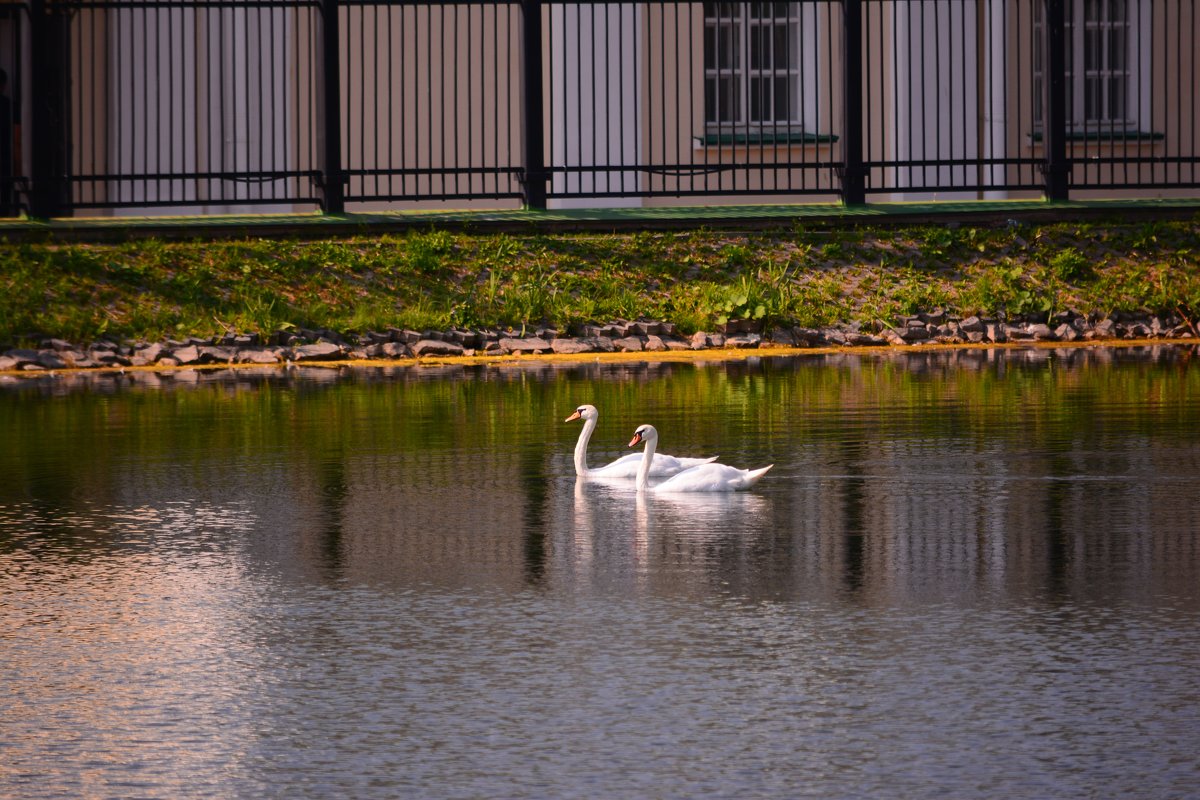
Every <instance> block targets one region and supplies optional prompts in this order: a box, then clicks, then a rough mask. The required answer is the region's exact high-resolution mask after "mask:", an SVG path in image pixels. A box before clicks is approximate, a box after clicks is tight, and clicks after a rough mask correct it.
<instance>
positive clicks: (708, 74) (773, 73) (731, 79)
mask: <svg viewBox="0 0 1200 800" xmlns="http://www.w3.org/2000/svg"><path fill="white" fill-rule="evenodd" d="M809 5H810V6H811V5H812V4H809ZM800 6H801V3H705V4H704V114H705V123H706V126H707V129H708V132H709V133H710V134H728V135H738V134H741V135H745V134H760V135H762V134H768V133H769V134H786V133H790V132H797V133H798V132H799V131H800V130H801V128H802V127H803V122H804V106H805V105H806V102H807V101H806V98H805V97H804V96H803V95H804V86H803V81H802V78H803V75H804V72H805V70H804V65H805V64H806V62H811V61H812V58H813V57H814V55H815V54H813V53H811V52H809V51H808V50H806V48H805V47H804V42H803V39H802V36H801V10H800ZM808 27H809V28H810V30H815V27H816V26H815V25H810V26H808ZM810 74H813V73H810ZM813 94H814V95H815V92H813ZM814 100H815V97H814Z"/></svg>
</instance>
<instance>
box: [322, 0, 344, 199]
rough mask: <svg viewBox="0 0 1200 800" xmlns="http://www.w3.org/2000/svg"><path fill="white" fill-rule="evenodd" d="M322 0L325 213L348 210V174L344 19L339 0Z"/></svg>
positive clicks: (323, 191) (323, 185) (323, 186)
mask: <svg viewBox="0 0 1200 800" xmlns="http://www.w3.org/2000/svg"><path fill="white" fill-rule="evenodd" d="M320 2H321V79H320V87H321V96H320V107H319V108H320V117H321V126H322V134H323V138H324V143H323V146H322V148H321V190H322V197H323V203H322V205H323V207H324V208H323V210H324V212H325V213H326V214H341V213H342V212H343V211H345V210H346V194H345V176H344V175H343V174H342V72H341V35H342V34H341V22H340V20H339V19H338V0H320Z"/></svg>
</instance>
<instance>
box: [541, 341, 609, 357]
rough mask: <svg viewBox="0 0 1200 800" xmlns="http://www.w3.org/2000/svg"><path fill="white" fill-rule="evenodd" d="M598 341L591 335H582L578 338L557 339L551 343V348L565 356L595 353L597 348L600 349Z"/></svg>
mask: <svg viewBox="0 0 1200 800" xmlns="http://www.w3.org/2000/svg"><path fill="white" fill-rule="evenodd" d="M596 342H597V340H596V339H593V338H590V337H581V338H578V339H555V340H554V341H553V342H551V343H550V349H551V350H553V351H554V352H555V353H560V354H562V355H565V356H573V355H578V354H579V353H595V352H596V351H597V350H599V347H597V345H596Z"/></svg>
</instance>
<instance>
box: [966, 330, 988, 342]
mask: <svg viewBox="0 0 1200 800" xmlns="http://www.w3.org/2000/svg"><path fill="white" fill-rule="evenodd" d="M985 336H986V334H984V332H983V331H967V341H968V342H970V343H971V344H980V343H982V342H983V340H984V337H985Z"/></svg>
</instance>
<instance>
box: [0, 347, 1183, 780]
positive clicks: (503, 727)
mask: <svg viewBox="0 0 1200 800" xmlns="http://www.w3.org/2000/svg"><path fill="white" fill-rule="evenodd" d="M1196 355H1197V354H1196V352H1194V351H1193V350H1190V349H1183V348H1178V349H1169V348H1136V349H1118V350H1066V349H1063V350H1036V351H1012V352H996V351H991V352H989V351H960V352H953V353H946V352H942V353H937V352H916V353H911V354H897V355H870V356H857V355H847V356H809V357H801V358H796V359H779V358H766V359H750V360H749V361H745V362H734V363H728V364H720V363H715V364H696V365H693V364H658V365H644V364H642V365H626V366H601V365H598V364H587V365H573V366H566V365H554V366H549V365H521V366H513V365H510V366H504V367H495V366H489V367H466V368H446V369H416V368H395V369H387V370H343V371H334V370H308V371H296V370H293V371H292V372H289V373H286V374H281V373H274V372H266V373H247V372H236V373H235V372H224V373H187V372H184V373H179V374H178V375H177V376H176V377H174V378H162V379H161V380H160V381H159V382H160V383H161V385H157V386H152V385H147V384H146V383H145V382H144V381H146V380H152V379H151V378H142V379H138V380H135V379H134V378H132V377H131V376H106V377H98V376H91V377H87V378H70V379H65V378H57V379H54V378H44V379H41V380H39V381H9V382H7V383H5V384H3V385H0V431H2V433H0V437H3V438H2V439H0V442H2V444H3V447H2V448H0V687H3V688H2V689H0V796H5V795H7V796H13V797H23V798H47V797H72V798H75V797H87V798H108V797H112V798H127V797H152V798H159V797H161V798H180V797H213V798H229V797H288V798H305V797H356V798H370V797H380V798H389V797H422V798H430V797H432V798H497V797H500V798H504V797H512V798H517V797H522V798H524V797H547V798H575V797H579V798H594V797H608V798H625V797H628V798H643V797H680V798H683V797H738V798H748V797H821V798H826V797H871V798H873V797H880V796H889V797H932V796H950V797H956V798H971V797H986V798H994V797H1029V798H1044V797H1085V796H1118V795H1122V796H1131V797H1185V796H1193V797H1194V796H1196V795H1197V790H1196V787H1197V786H1200V762H1197V760H1196V758H1195V742H1196V741H1198V740H1200V670H1197V669H1196V665H1197V664H1200V543H1198V531H1200V500H1198V499H1197V498H1200V470H1198V467H1200V370H1197V369H1196V366H1195V363H1194V362H1195V361H1196ZM583 402H591V403H594V404H596V405H597V406H598V407H599V408H600V411H601V418H600V425H599V428H598V430H597V433H596V436H595V437H594V438H593V442H592V452H591V454H590V456H591V461H592V463H593V464H599V463H602V462H604V461H607V460H610V459H612V458H615V457H617V456H618V455H620V454H622V453H623V452H624V445H625V443H626V442H628V440H629V438H630V436H631V435H632V432H633V429H634V428H635V427H636V426H637V425H638V424H639V423H642V422H653V423H654V424H655V425H656V426H657V427H658V429H659V431H660V434H661V436H662V445H661V446H662V449H663V450H664V451H666V452H670V453H673V454H676V455H699V454H718V453H719V454H720V455H721V457H722V459H721V460H722V461H723V462H725V463H732V464H736V465H739V466H746V467H749V466H761V465H765V464H768V463H774V464H775V465H776V466H775V468H774V470H773V471H772V472H771V473H769V474H768V476H767V477H766V478H765V479H764V480H763V482H762V483H760V484H759V486H758V487H756V488H755V489H754V490H753V491H752V492H750V493H745V494H738V495H734V496H728V497H726V496H718V497H691V498H688V497H685V498H671V497H654V496H650V497H646V498H640V499H639V498H638V497H637V496H636V494H635V493H634V492H633V491H632V489H631V487H630V486H628V485H625V484H603V483H596V484H593V483H583V482H578V481H576V479H575V477H574V475H573V473H572V466H571V450H572V447H573V444H574V440H575V436H576V435H577V434H578V431H579V428H578V427H576V426H577V425H578V423H572V424H564V423H563V422H562V420H563V419H564V418H565V417H566V416H567V415H568V414H569V413H570V412H571V411H572V410H573V409H574V407H575V406H576V405H578V404H579V403H583Z"/></svg>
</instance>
